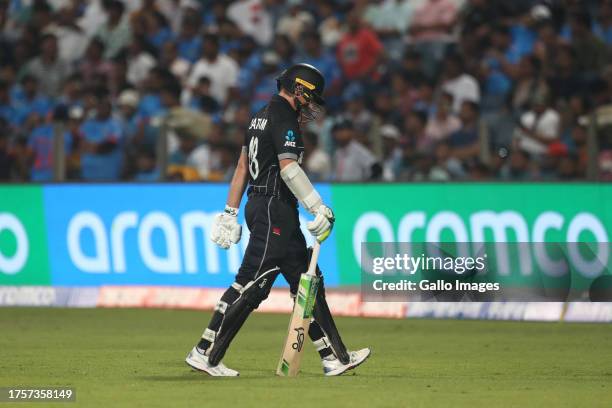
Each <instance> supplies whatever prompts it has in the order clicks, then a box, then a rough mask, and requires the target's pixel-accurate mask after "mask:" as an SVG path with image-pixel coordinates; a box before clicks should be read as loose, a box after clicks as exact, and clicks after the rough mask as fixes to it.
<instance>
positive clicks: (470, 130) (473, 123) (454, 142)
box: [449, 101, 480, 163]
mask: <svg viewBox="0 0 612 408" xmlns="http://www.w3.org/2000/svg"><path fill="white" fill-rule="evenodd" d="M478 115H479V106H478V104H477V103H476V102H472V101H464V102H463V103H462V104H461V109H460V110H459V118H460V119H461V128H460V129H459V130H457V131H455V132H453V133H451V135H450V137H449V144H450V146H451V148H452V155H453V156H454V157H455V158H457V159H458V160H461V161H462V162H464V163H472V162H474V161H475V160H476V159H477V158H478V156H479V154H480V141H479V133H478Z"/></svg>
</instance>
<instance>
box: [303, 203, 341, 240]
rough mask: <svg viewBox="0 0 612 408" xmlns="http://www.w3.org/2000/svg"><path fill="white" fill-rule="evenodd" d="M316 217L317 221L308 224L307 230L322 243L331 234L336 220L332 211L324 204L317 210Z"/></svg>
mask: <svg viewBox="0 0 612 408" xmlns="http://www.w3.org/2000/svg"><path fill="white" fill-rule="evenodd" d="M314 216H315V219H314V220H312V221H310V222H309V223H308V224H306V228H307V229H308V231H310V233H311V234H312V235H313V236H314V237H315V238H316V239H317V241H319V243H321V242H323V241H325V240H326V239H327V237H329V234H331V231H332V228H333V227H334V222H335V221H336V218H335V217H334V212H333V211H332V209H331V208H329V207H328V206H326V205H324V204H321V205H320V206H319V208H317V211H316V212H315V214H314Z"/></svg>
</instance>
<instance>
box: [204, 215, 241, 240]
mask: <svg viewBox="0 0 612 408" xmlns="http://www.w3.org/2000/svg"><path fill="white" fill-rule="evenodd" d="M241 237H242V226H241V225H240V224H238V209H236V208H232V207H229V206H225V212H223V213H220V214H217V215H215V219H214V221H213V225H212V228H211V230H210V239H211V241H212V242H214V243H215V244H217V245H218V246H220V247H221V248H223V249H227V248H229V247H230V245H231V244H237V243H238V242H240V238H241Z"/></svg>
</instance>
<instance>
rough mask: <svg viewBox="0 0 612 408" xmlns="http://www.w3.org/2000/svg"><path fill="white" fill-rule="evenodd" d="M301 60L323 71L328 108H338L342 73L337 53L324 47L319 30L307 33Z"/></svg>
mask: <svg viewBox="0 0 612 408" xmlns="http://www.w3.org/2000/svg"><path fill="white" fill-rule="evenodd" d="M299 61H300V62H305V63H306V64H310V65H312V66H315V67H317V68H318V69H319V71H321V73H322V74H323V76H324V77H325V100H326V102H327V105H328V106H327V108H329V109H334V108H336V107H337V105H339V104H340V85H341V83H340V79H341V75H342V73H341V71H340V67H339V66H338V62H337V61H336V57H335V55H334V54H333V53H331V52H328V51H325V50H324V49H323V46H322V43H321V36H320V35H319V33H318V32H316V31H312V32H310V33H308V34H306V35H305V38H304V50H303V52H302V54H301V55H300V58H299Z"/></svg>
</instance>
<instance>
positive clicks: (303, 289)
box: [276, 240, 321, 377]
mask: <svg viewBox="0 0 612 408" xmlns="http://www.w3.org/2000/svg"><path fill="white" fill-rule="evenodd" d="M320 250H321V244H319V242H318V241H316V240H315V243H314V245H313V247H312V257H311V258H310V265H308V270H307V271H306V273H303V274H302V276H300V284H299V285H298V290H297V296H296V298H295V303H294V304H293V314H292V315H291V320H290V321H289V330H288V333H287V340H285V345H284V346H283V352H282V355H281V358H280V361H279V362H278V367H277V369H276V375H280V376H282V377H295V376H296V375H297V374H298V372H299V371H300V363H301V362H302V354H303V351H304V341H305V339H306V337H307V335H308V328H309V327H310V319H311V318H312V309H313V307H314V303H315V298H316V297H317V288H318V286H319V277H318V276H317V274H316V271H317V261H318V259H319V251H320Z"/></svg>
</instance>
